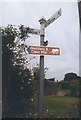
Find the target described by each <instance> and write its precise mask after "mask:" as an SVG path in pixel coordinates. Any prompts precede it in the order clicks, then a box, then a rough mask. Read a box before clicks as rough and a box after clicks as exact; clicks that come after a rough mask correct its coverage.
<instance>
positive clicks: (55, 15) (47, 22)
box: [45, 8, 61, 28]
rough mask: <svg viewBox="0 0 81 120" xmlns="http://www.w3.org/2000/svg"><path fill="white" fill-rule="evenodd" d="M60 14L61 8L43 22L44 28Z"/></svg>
mask: <svg viewBox="0 0 81 120" xmlns="http://www.w3.org/2000/svg"><path fill="white" fill-rule="evenodd" d="M60 16H61V8H60V9H59V10H58V11H57V12H56V13H55V14H54V15H53V16H52V17H51V18H49V19H48V20H47V21H46V23H45V28H46V27H48V26H49V25H50V24H51V23H52V22H54V21H55V20H56V19H57V18H58V17H60Z"/></svg>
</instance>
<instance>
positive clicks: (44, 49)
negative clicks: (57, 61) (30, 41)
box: [28, 46, 60, 55]
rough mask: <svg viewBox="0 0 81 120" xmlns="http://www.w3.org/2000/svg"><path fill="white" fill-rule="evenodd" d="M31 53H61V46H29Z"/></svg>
mask: <svg viewBox="0 0 81 120" xmlns="http://www.w3.org/2000/svg"><path fill="white" fill-rule="evenodd" d="M28 52H29V54H37V55H60V48H57V47H45V46H29V48H28Z"/></svg>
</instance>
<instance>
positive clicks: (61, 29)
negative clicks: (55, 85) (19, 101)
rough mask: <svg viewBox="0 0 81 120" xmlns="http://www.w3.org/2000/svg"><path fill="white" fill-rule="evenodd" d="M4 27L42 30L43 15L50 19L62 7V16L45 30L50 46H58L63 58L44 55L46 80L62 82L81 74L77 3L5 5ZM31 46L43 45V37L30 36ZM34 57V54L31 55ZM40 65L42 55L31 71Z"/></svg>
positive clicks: (9, 3)
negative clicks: (71, 75)
mask: <svg viewBox="0 0 81 120" xmlns="http://www.w3.org/2000/svg"><path fill="white" fill-rule="evenodd" d="M1 5H2V9H1V10H2V16H1V19H2V22H0V25H1V26H6V25H8V24H13V25H16V26H18V25H20V24H23V25H25V26H29V27H33V28H38V29H39V28H40V24H39V19H40V18H41V16H44V18H45V19H46V20H47V19H49V18H50V17H51V16H52V15H53V14H54V13H55V12H57V11H58V10H59V9H60V8H61V10H62V15H61V17H59V18H58V19H57V20H56V21H54V22H53V23H52V24H51V25H49V26H48V27H47V28H46V30H45V40H48V42H49V43H48V46H53V47H59V48H60V50H61V55H60V56H45V67H48V68H49V70H48V71H47V73H46V78H52V77H55V78H56V79H58V80H62V79H63V78H64V75H65V74H66V73H68V72H75V73H77V74H78V75H79V19H78V6H77V2H3V3H2V4H1ZM27 41H28V43H29V45H40V37H39V36H37V35H30V38H28V39H27ZM29 56H32V55H29ZM37 63H39V56H37V55H36V59H35V60H33V61H32V63H31V66H30V67H31V68H32V67H33V66H36V64H37Z"/></svg>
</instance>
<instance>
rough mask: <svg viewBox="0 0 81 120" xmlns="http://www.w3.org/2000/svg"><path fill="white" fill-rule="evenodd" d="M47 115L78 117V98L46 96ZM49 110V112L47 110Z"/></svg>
mask: <svg viewBox="0 0 81 120" xmlns="http://www.w3.org/2000/svg"><path fill="white" fill-rule="evenodd" d="M44 103H45V116H47V117H62V118H64V117H65V118H67V117H70V118H78V117H79V114H78V104H79V99H78V98H72V97H65V96H45V98H44ZM46 111H47V112H46Z"/></svg>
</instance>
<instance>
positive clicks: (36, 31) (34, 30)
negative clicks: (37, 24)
mask: <svg viewBox="0 0 81 120" xmlns="http://www.w3.org/2000/svg"><path fill="white" fill-rule="evenodd" d="M27 30H28V33H31V34H36V35H40V30H39V29H34V28H29V27H28V28H27Z"/></svg>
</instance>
